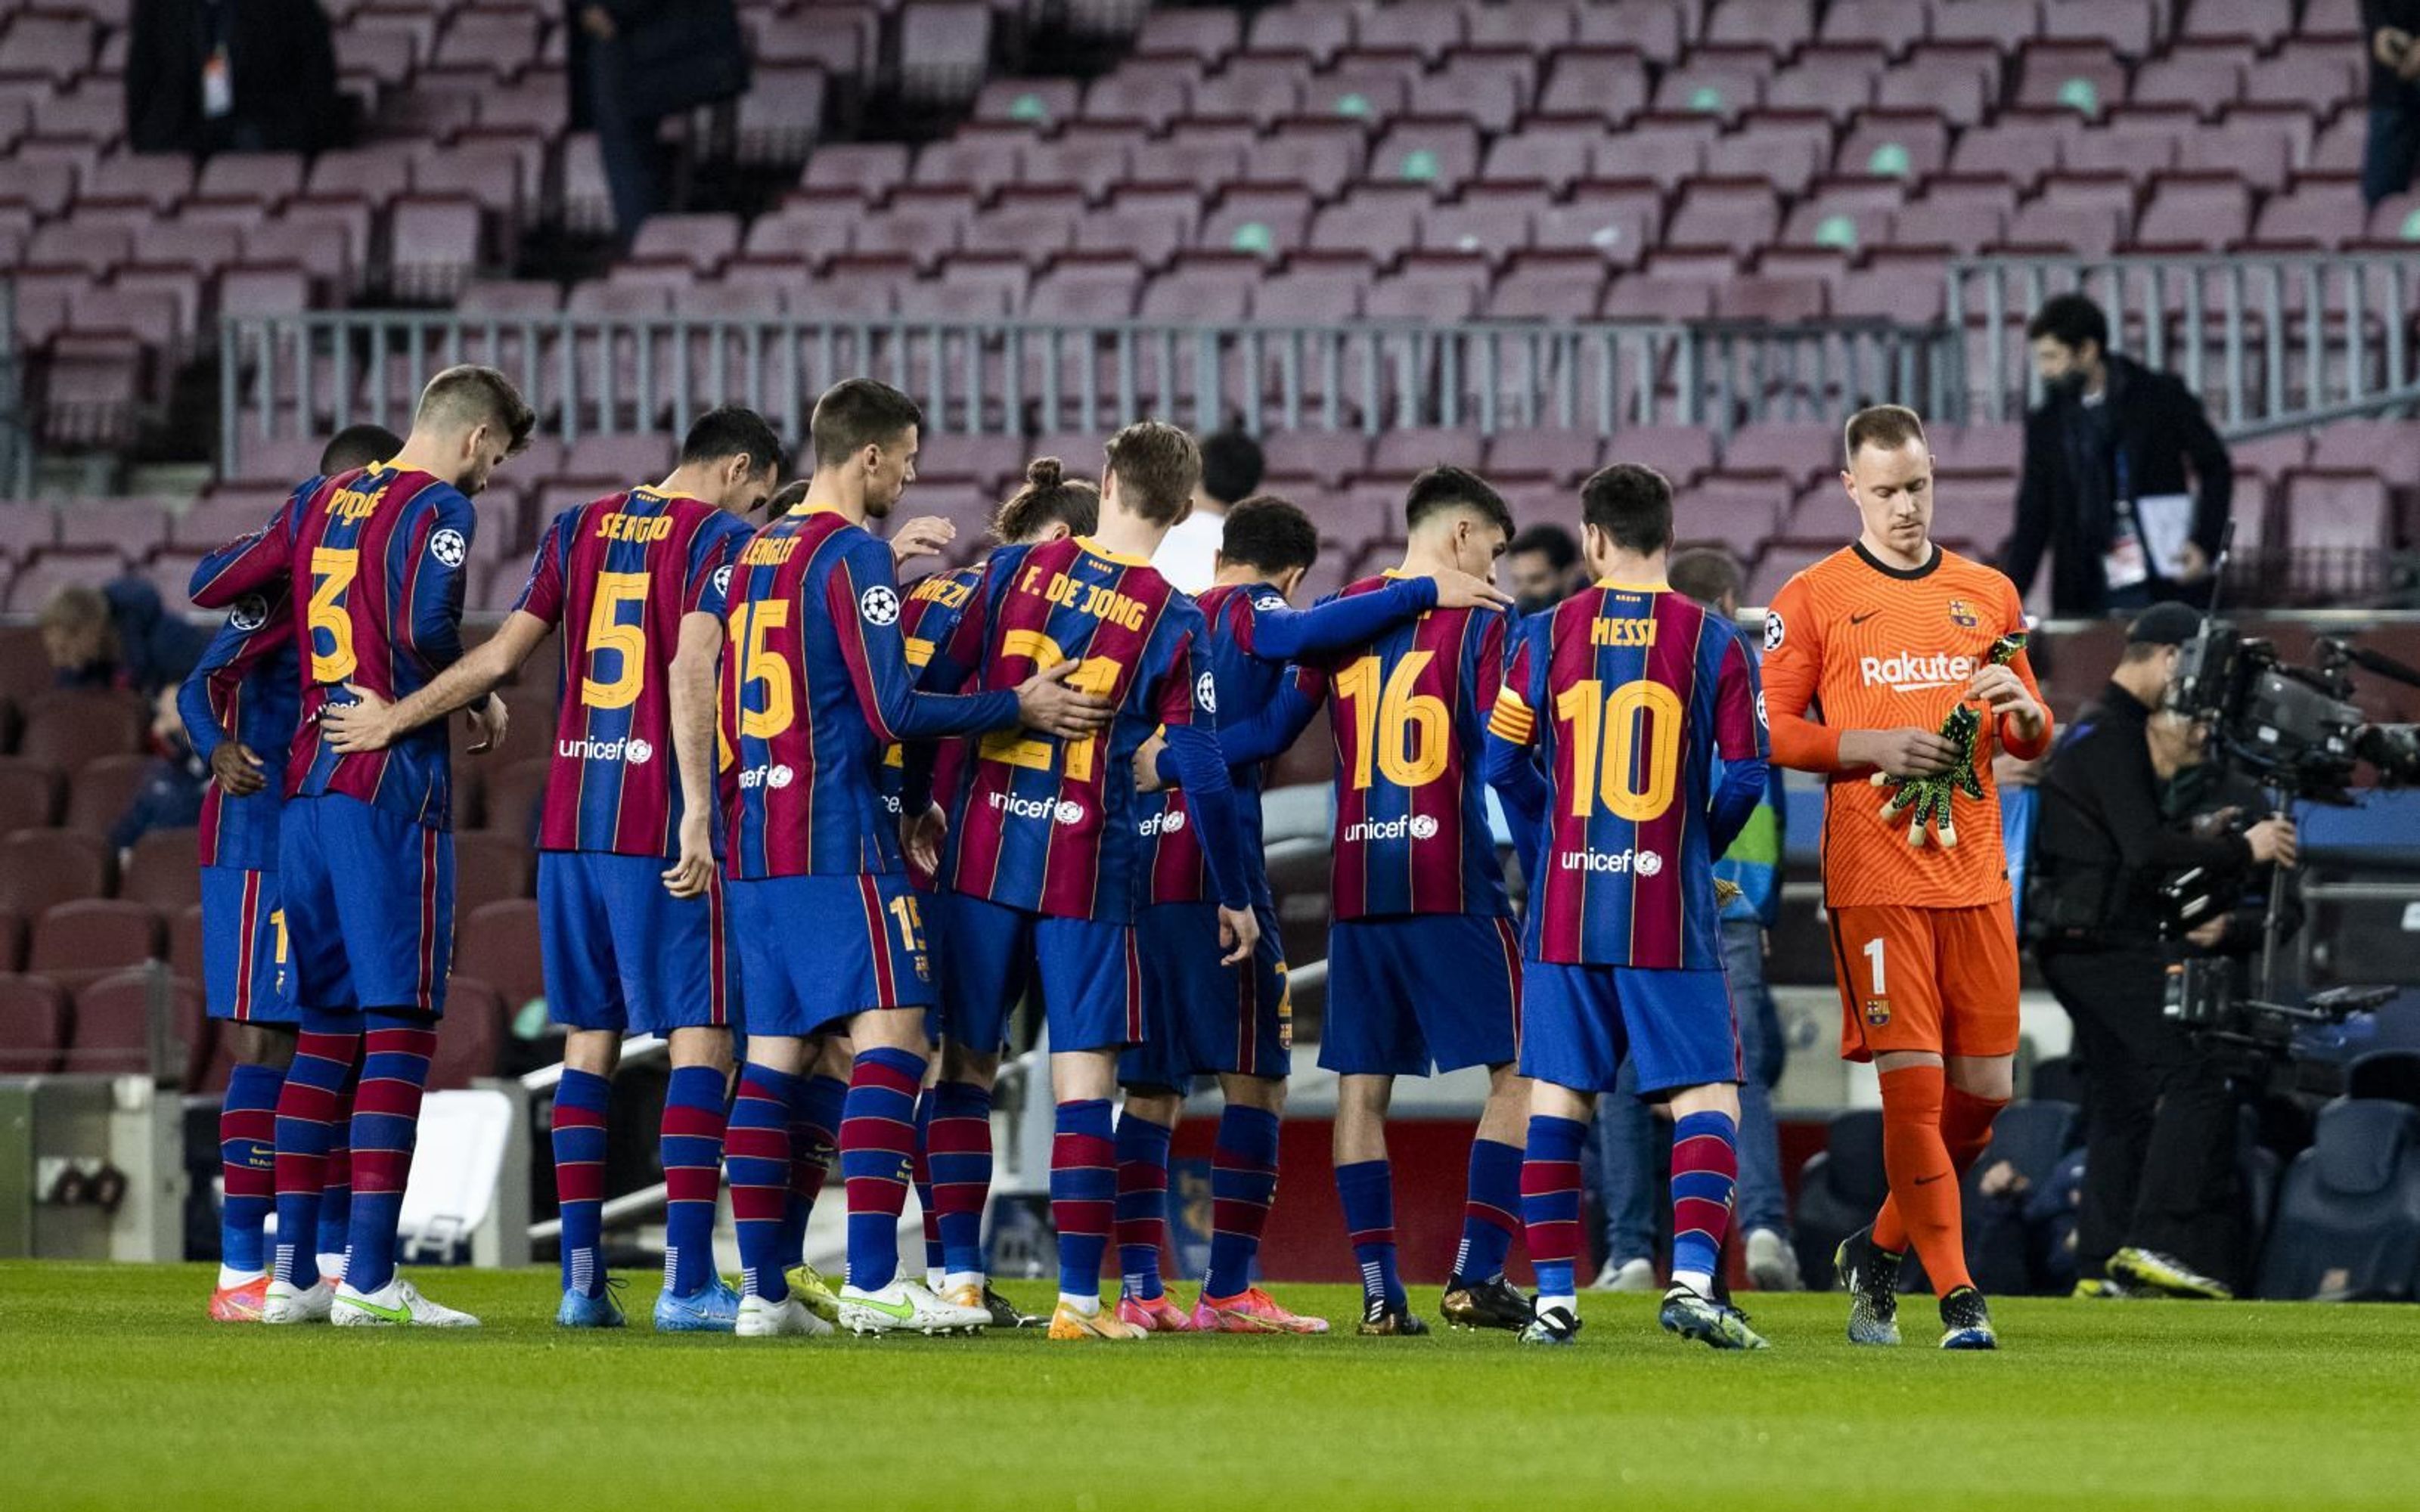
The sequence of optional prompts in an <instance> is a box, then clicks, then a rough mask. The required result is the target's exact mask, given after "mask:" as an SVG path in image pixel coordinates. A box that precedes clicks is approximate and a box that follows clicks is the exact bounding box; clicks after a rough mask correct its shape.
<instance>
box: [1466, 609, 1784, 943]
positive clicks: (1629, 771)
mask: <svg viewBox="0 0 2420 1512" xmlns="http://www.w3.org/2000/svg"><path fill="white" fill-rule="evenodd" d="M1489 729H1490V730H1491V732H1492V733H1495V734H1496V735H1497V737H1499V738H1501V739H1503V740H1506V741H1509V742H1511V743H1512V744H1513V745H1516V746H1522V747H1528V746H1533V745H1534V746H1537V747H1540V748H1543V750H1544V755H1545V801H1546V811H1545V818H1544V825H1543V835H1542V837H1541V838H1542V839H1543V841H1544V844H1543V845H1542V846H1541V847H1540V849H1539V856H1538V871H1539V875H1538V877H1537V878H1536V879H1535V880H1534V881H1533V883H1532V884H1531V887H1530V901H1529V907H1528V922H1527V926H1526V929H1527V934H1528V939H1527V941H1526V945H1525V949H1526V950H1527V952H1528V955H1529V956H1530V958H1531V959H1533V960H1538V961H1547V962H1555V963H1559V964H1585V965H1601V966H1644V967H1652V968H1664V969H1672V968H1678V969H1682V970H1689V971H1703V970H1711V969H1713V968H1714V967H1717V966H1720V965H1721V964H1722V963H1723V946H1722V933H1721V925H1720V922H1719V910H1718V908H1717V907H1716V905H1715V903H1714V858H1715V856H1718V855H1720V854H1721V852H1722V850H1723V848H1724V846H1726V845H1728V844H1729V843H1730V840H1731V836H1732V834H1733V833H1735V832H1736V830H1737V827H1738V825H1739V823H1740V821H1741V820H1742V819H1744V818H1745V815H1746V813H1747V811H1748V810H1750V809H1753V808H1754V806H1755V800H1756V798H1757V796H1758V795H1761V794H1762V792H1763V790H1764V783H1765V772H1766V767H1765V733H1764V720H1763V716H1762V701H1761V697H1760V695H1759V693H1758V691H1757V677H1756V664H1755V662H1754V661H1753V660H1752V659H1751V658H1750V657H1749V656H1748V654H1747V647H1746V646H1745V645H1744V644H1742V643H1741V641H1740V639H1739V636H1738V635H1737V633H1736V632H1734V631H1733V630H1732V628H1731V625H1730V622H1729V621H1727V620H1724V619H1723V618H1721V617H1720V616H1719V615H1714V614H1710V613H1708V612H1707V611H1706V610H1705V609H1702V608H1700V607H1699V605H1697V604H1695V603H1693V602H1691V601H1690V600H1689V599H1687V598H1685V597H1683V595H1681V594H1675V593H1673V592H1671V591H1670V590H1668V589H1666V588H1663V587H1661V586H1653V587H1638V586H1631V585H1628V584H1622V583H1614V582H1601V583H1597V584H1595V585H1593V586H1591V587H1589V588H1585V589H1582V590H1581V591H1580V592H1579V593H1577V594H1574V595H1572V596H1571V597H1570V598H1567V599H1565V600H1564V601H1563V602H1562V603H1561V604H1560V605H1559V606H1558V607H1557V608H1555V609H1552V610H1551V611H1549V612H1546V613H1544V614H1536V615H1532V616H1530V618H1529V619H1528V620H1527V621H1525V622H1524V623H1523V624H1522V625H1521V627H1520V629H1519V630H1518V632H1517V633H1516V638H1515V640H1514V642H1513V647H1512V658H1511V664H1510V666H1509V667H1508V668H1507V669H1506V671H1505V674H1504V688H1503V692H1502V694H1501V695H1500V696H1499V697H1498V698H1497V703H1496V712H1495V715H1494V717H1493V718H1492V719H1491V720H1490V722H1489ZM1718 779H1719V783H1720V786H1721V788H1722V789H1723V792H1722V794H1720V795H1717V793H1716V791H1715V790H1716V786H1717V781H1718ZM1734 789H1737V790H1738V795H1739V796H1740V797H1742V798H1744V799H1745V802H1743V803H1741V804H1738V805H1737V806H1736V809H1737V811H1736V813H1732V814H1728V815H1727V814H1726V812H1725V810H1726V809H1727V808H1730V807H1731V806H1732V805H1731V802H1730V799H1731V795H1732V791H1733V790H1734Z"/></svg>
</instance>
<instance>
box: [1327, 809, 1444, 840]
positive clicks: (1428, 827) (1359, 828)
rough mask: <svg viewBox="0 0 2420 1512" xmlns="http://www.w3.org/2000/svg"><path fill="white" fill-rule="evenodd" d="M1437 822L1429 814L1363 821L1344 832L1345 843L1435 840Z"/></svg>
mask: <svg viewBox="0 0 2420 1512" xmlns="http://www.w3.org/2000/svg"><path fill="white" fill-rule="evenodd" d="M1436 832H1437V822H1436V820H1435V817H1433V816H1432V815H1429V814H1424V813H1420V814H1411V815H1409V816H1407V817H1405V818H1402V819H1364V820H1361V821H1360V822H1359V823H1357V824H1356V825H1353V827H1352V828H1350V829H1347V830H1346V831H1345V832H1344V839H1345V841H1346V843H1348V844H1349V843H1351V842H1353V841H1362V842H1363V843H1365V844H1367V843H1370V842H1373V841H1389V840H1404V839H1407V838H1408V839H1411V840H1435V838H1436Z"/></svg>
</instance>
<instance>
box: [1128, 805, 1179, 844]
mask: <svg viewBox="0 0 2420 1512" xmlns="http://www.w3.org/2000/svg"><path fill="white" fill-rule="evenodd" d="M1184 832H1185V810H1182V809H1163V810H1160V811H1159V812H1157V813H1156V814H1146V815H1144V816H1143V818H1142V820H1141V821H1140V823H1138V824H1137V825H1135V833H1136V834H1138V835H1140V836H1141V837H1143V838H1144V839H1145V840H1149V839H1151V838H1152V837H1153V836H1155V835H1181V834H1183V833H1184Z"/></svg>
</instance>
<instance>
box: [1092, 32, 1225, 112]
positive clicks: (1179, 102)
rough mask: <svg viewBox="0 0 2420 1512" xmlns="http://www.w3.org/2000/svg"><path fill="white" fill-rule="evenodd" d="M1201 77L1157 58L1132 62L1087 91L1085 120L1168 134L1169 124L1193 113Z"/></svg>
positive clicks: (1182, 65) (1187, 67)
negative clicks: (1114, 123)
mask: <svg viewBox="0 0 2420 1512" xmlns="http://www.w3.org/2000/svg"><path fill="white" fill-rule="evenodd" d="M1162 14H1165V12H1162ZM1200 77H1201V75H1200V73H1199V71H1198V70H1197V69H1195V68H1194V67H1193V66H1192V65H1191V64H1188V63H1183V62H1178V61H1174V60H1171V59H1156V58H1146V59H1139V60H1134V61H1129V62H1127V63H1125V64H1123V65H1121V66H1120V67H1119V68H1118V69H1116V70H1115V71H1113V72H1111V73H1109V74H1108V75H1106V76H1104V77H1102V78H1099V79H1095V80H1094V81H1093V85H1092V87H1091V88H1089V89H1087V90H1085V91H1084V104H1083V118H1084V119H1086V120H1088V121H1116V122H1121V123H1125V124H1129V125H1135V126H1140V127H1144V128H1146V129H1148V130H1150V131H1165V130H1166V129H1167V127H1168V125H1169V123H1170V122H1171V121H1174V120H1178V119H1180V118H1182V117H1184V116H1188V115H1190V114H1192V113H1193V90H1194V85H1195V83H1196V81H1197V80H1199V78H1200Z"/></svg>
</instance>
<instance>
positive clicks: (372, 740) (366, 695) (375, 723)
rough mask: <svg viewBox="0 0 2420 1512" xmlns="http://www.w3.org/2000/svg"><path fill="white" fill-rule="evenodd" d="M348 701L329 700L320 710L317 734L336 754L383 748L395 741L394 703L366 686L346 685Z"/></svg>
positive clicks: (350, 753) (353, 753) (355, 753)
mask: <svg viewBox="0 0 2420 1512" xmlns="http://www.w3.org/2000/svg"><path fill="white" fill-rule="evenodd" d="M345 691H346V692H348V693H350V694H351V695H352V696H353V702H350V703H331V704H328V705H326V706H325V707H324V708H322V709H320V711H319V733H320V738H322V739H323V740H325V741H326V742H327V743H328V748H330V749H331V750H334V752H335V753H336V754H337V755H339V756H358V755H361V754H362V753H363V752H365V751H373V750H384V749H386V748H387V747H389V746H391V745H393V744H395V720H394V719H393V718H391V717H390V716H391V715H393V714H394V712H395V705H394V704H392V703H389V702H387V701H386V700H384V699H382V698H380V697H379V696H378V695H377V694H376V693H373V692H371V691H370V690H369V689H368V688H365V687H355V686H353V685H352V684H350V683H347V684H346V685H345Z"/></svg>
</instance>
